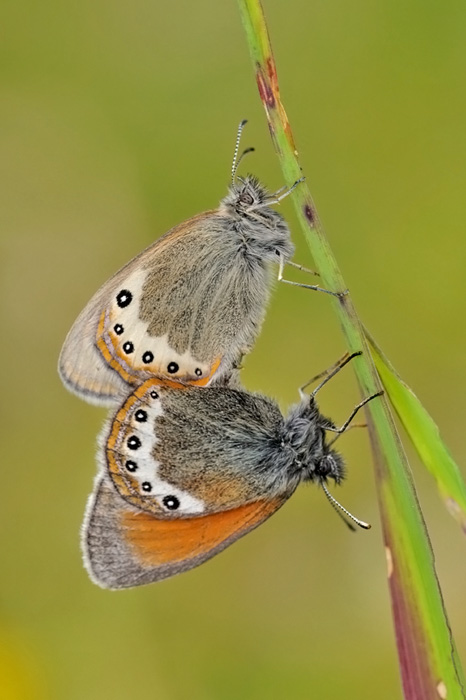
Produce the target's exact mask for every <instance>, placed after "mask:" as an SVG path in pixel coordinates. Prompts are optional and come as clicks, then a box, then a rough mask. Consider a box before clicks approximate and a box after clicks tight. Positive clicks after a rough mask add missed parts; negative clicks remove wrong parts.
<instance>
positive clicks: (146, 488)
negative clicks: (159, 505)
mask: <svg viewBox="0 0 466 700" xmlns="http://www.w3.org/2000/svg"><path fill="white" fill-rule="evenodd" d="M141 486H142V490H143V491H152V484H150V483H149V482H148V481H143V482H142V484H141Z"/></svg>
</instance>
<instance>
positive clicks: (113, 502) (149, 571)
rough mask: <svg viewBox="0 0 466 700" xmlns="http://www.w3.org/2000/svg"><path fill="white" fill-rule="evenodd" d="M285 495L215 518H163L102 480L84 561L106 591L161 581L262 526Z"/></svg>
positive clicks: (86, 529)
mask: <svg viewBox="0 0 466 700" xmlns="http://www.w3.org/2000/svg"><path fill="white" fill-rule="evenodd" d="M287 498H288V496H285V495H281V496H277V497H275V498H272V499H270V500H259V501H256V502H254V503H248V504H247V505H244V506H240V507H238V508H234V509H231V510H226V511H223V512H219V513H213V514H211V515H205V516H201V517H192V518H182V519H171V520H166V519H159V518H156V517H155V516H154V515H152V514H151V513H147V512H143V511H140V510H138V509H136V508H134V507H132V506H131V505H129V504H128V503H127V502H126V501H125V500H123V499H122V498H121V497H120V495H119V494H118V493H117V492H116V490H115V488H114V486H113V484H112V483H111V482H110V480H109V479H108V477H106V476H104V477H99V478H98V480H97V482H96V486H95V491H94V493H93V495H92V496H91V498H90V499H89V504H88V508H87V512H86V518H85V521H84V526H83V532H82V548H83V554H84V561H85V565H86V568H87V570H88V572H89V575H90V577H91V579H92V580H93V581H94V582H95V583H97V584H98V585H99V586H102V587H103V588H112V589H119V588H130V587H132V586H141V585H143V584H147V583H153V582H156V581H161V580H162V579H164V578H169V577H170V576H174V575H175V574H179V573H182V572H183V571H188V570H189V569H192V568H194V567H195V566H199V565H200V564H202V563H203V562H205V561H207V560H208V559H211V558H212V557H213V556H215V555H216V554H218V553H219V552H221V551H222V550H223V549H225V548H226V547H228V546H229V545H230V544H232V543H233V542H235V541H236V540H237V539H239V538H240V537H242V536H243V535H246V534H247V533H248V532H250V531H251V530H253V529H254V528H256V527H258V526H259V525H260V524H261V523H263V522H264V521H265V520H267V518H269V517H270V516H271V515H272V514H273V513H275V511H276V510H278V508H280V506H282V505H283V504H284V503H285V501H286V500H287Z"/></svg>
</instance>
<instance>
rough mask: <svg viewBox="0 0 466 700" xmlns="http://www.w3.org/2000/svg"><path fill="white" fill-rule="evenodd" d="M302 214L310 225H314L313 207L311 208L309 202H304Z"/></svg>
mask: <svg viewBox="0 0 466 700" xmlns="http://www.w3.org/2000/svg"><path fill="white" fill-rule="evenodd" d="M304 216H305V217H306V219H307V220H308V221H309V223H310V224H311V226H314V222H315V214H314V211H313V209H312V207H311V205H310V204H305V205H304Z"/></svg>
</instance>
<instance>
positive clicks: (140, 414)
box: [134, 408, 147, 423]
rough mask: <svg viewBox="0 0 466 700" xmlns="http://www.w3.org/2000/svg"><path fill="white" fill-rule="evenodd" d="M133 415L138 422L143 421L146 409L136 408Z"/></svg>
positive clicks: (144, 420)
mask: <svg viewBox="0 0 466 700" xmlns="http://www.w3.org/2000/svg"><path fill="white" fill-rule="evenodd" d="M134 417H135V419H136V420H137V422H138V423H145V422H146V420H147V413H146V411H143V410H142V408H138V410H137V411H136V413H135V414H134Z"/></svg>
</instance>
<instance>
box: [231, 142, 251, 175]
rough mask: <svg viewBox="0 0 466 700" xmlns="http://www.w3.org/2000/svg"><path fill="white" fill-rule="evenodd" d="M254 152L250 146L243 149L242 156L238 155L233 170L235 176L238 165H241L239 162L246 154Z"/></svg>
mask: <svg viewBox="0 0 466 700" xmlns="http://www.w3.org/2000/svg"><path fill="white" fill-rule="evenodd" d="M255 150H256V149H255V148H253V147H252V146H251V147H250V148H245V149H244V151H243V152H242V154H241V155H240V157H239V158H238V160H237V162H236V168H235V173H234V174H235V175H236V173H237V171H238V168H239V166H240V163H241V161H242V160H243V158H244V156H245V155H246V154H247V153H252V152H253V151H255Z"/></svg>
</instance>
